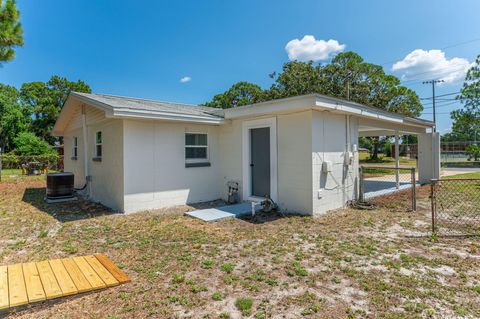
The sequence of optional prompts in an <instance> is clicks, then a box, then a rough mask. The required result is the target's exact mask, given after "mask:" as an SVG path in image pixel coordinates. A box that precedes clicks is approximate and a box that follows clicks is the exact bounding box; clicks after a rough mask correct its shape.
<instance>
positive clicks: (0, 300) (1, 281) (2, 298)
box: [0, 266, 10, 309]
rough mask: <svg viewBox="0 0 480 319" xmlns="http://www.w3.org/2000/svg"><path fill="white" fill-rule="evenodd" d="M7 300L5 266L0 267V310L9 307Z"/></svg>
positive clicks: (6, 273) (6, 272)
mask: <svg viewBox="0 0 480 319" xmlns="http://www.w3.org/2000/svg"><path fill="white" fill-rule="evenodd" d="M8 299H9V298H8V270H7V266H0V309H6V308H8V307H9V306H10V303H9V302H8Z"/></svg>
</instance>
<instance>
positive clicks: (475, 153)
mask: <svg viewBox="0 0 480 319" xmlns="http://www.w3.org/2000/svg"><path fill="white" fill-rule="evenodd" d="M465 153H466V154H467V155H468V160H469V161H471V160H472V159H473V160H474V161H478V160H480V146H479V145H469V146H467V147H466V148H465Z"/></svg>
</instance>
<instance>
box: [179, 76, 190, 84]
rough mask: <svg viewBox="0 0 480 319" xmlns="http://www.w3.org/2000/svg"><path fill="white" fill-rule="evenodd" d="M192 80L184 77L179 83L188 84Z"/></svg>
mask: <svg viewBox="0 0 480 319" xmlns="http://www.w3.org/2000/svg"><path fill="white" fill-rule="evenodd" d="M191 80H192V78H191V77H190V76H184V77H183V78H181V79H180V83H187V82H190V81H191Z"/></svg>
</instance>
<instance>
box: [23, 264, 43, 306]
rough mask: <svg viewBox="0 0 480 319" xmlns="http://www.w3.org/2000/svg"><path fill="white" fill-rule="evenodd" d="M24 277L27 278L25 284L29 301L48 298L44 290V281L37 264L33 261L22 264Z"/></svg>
mask: <svg viewBox="0 0 480 319" xmlns="http://www.w3.org/2000/svg"><path fill="white" fill-rule="evenodd" d="M22 266H23V277H24V278H25V286H26V288H27V296H28V301H29V302H35V301H42V300H45V299H47V298H46V297H45V292H44V291H43V286H42V281H41V280H40V275H39V274H38V270H37V265H36V264H35V263H33V262H31V263H26V264H22Z"/></svg>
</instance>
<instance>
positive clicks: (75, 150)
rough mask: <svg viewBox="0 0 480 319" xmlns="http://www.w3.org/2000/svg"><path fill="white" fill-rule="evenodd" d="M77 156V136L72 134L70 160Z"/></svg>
mask: <svg viewBox="0 0 480 319" xmlns="http://www.w3.org/2000/svg"><path fill="white" fill-rule="evenodd" d="M77 156H78V138H77V137H76V136H74V137H73V141H72V160H76V159H77Z"/></svg>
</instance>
